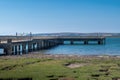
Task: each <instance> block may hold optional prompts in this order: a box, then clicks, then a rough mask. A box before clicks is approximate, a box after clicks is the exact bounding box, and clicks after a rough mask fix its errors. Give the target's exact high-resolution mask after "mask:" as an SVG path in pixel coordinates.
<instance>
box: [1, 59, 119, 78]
mask: <svg viewBox="0 0 120 80" xmlns="http://www.w3.org/2000/svg"><path fill="white" fill-rule="evenodd" d="M65 63H88V65H85V66H83V67H79V68H73V69H71V68H68V67H66V66H65V65H64V64H65ZM101 69H102V70H104V69H108V71H106V72H105V71H100V70H101ZM107 73H108V75H107ZM96 75H98V76H96ZM27 77H28V78H32V79H33V80H50V79H59V78H62V77H63V78H68V80H70V79H73V80H95V79H98V80H112V78H114V77H120V59H112V58H109V59H84V60H82V59H74V60H73V59H63V60H55V59H35V58H16V59H12V58H10V59H4V58H1V59H0V78H27Z"/></svg>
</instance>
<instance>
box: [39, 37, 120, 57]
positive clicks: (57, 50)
mask: <svg viewBox="0 0 120 80" xmlns="http://www.w3.org/2000/svg"><path fill="white" fill-rule="evenodd" d="M67 43H68V42H66V44H67ZM40 52H42V53H45V54H77V55H78V54H79V55H120V38H107V39H106V44H105V45H78V44H77V42H76V45H60V46H57V47H54V48H52V49H48V50H42V51H40Z"/></svg>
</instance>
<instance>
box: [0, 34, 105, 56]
mask: <svg viewBox="0 0 120 80" xmlns="http://www.w3.org/2000/svg"><path fill="white" fill-rule="evenodd" d="M65 41H69V42H70V45H74V42H75V41H80V42H83V45H89V44H90V41H93V42H96V44H97V45H104V44H105V37H101V36H79V37H70V36H65V37H64V36H59V37H57V36H55V37H40V36H0V49H3V53H4V55H21V54H27V53H29V52H33V51H39V50H43V49H49V48H52V47H55V46H59V45H64V42H65Z"/></svg>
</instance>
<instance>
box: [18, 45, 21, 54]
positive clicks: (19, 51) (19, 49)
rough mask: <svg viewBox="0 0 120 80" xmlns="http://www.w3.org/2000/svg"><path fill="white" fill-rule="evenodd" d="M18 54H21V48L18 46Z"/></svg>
mask: <svg viewBox="0 0 120 80" xmlns="http://www.w3.org/2000/svg"><path fill="white" fill-rule="evenodd" d="M18 54H19V55H20V54H21V46H20V45H18Z"/></svg>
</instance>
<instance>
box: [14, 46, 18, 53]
mask: <svg viewBox="0 0 120 80" xmlns="http://www.w3.org/2000/svg"><path fill="white" fill-rule="evenodd" d="M14 48H15V55H17V52H18V51H17V45H15V47H14Z"/></svg>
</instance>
